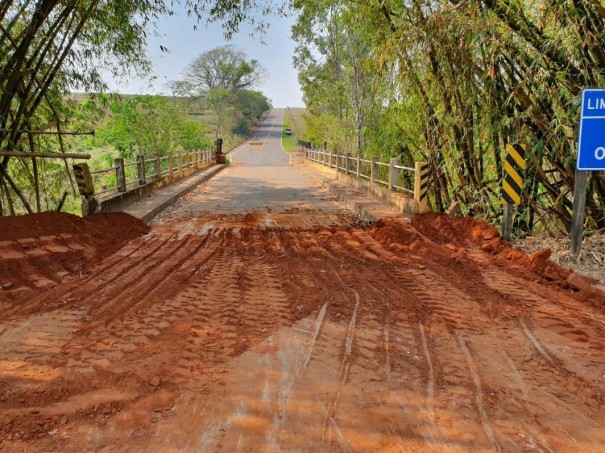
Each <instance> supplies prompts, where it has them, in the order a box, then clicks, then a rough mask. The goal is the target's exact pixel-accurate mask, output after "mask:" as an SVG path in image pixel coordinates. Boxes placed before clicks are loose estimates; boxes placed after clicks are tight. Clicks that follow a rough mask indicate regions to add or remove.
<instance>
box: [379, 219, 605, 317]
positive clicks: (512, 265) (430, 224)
mask: <svg viewBox="0 0 605 453" xmlns="http://www.w3.org/2000/svg"><path fill="white" fill-rule="evenodd" d="M389 222H392V221H388V220H387V221H383V222H380V227H381V233H380V235H381V236H382V237H383V238H390V239H387V240H390V241H395V240H396V241H399V244H403V245H393V247H395V248H399V249H401V248H402V247H405V246H406V245H407V246H408V248H409V250H411V251H413V252H417V253H418V252H419V253H421V254H422V253H423V252H424V254H425V255H428V254H434V253H435V248H434V247H431V246H430V245H428V243H429V242H432V243H435V244H438V245H441V246H445V247H446V251H447V253H446V255H450V258H451V256H452V255H451V254H453V256H456V254H457V253H458V254H461V253H462V254H464V253H465V252H464V251H465V250H468V248H469V247H478V248H480V249H481V250H482V251H483V252H486V253H488V254H490V255H491V256H492V259H493V261H494V262H495V263H496V264H497V265H498V266H501V267H504V268H506V269H507V270H509V271H511V272H513V273H515V274H517V275H520V276H522V277H523V278H526V279H532V280H533V281H536V282H539V283H543V284H547V285H556V286H558V287H560V288H562V289H565V290H569V291H570V292H571V293H572V294H573V295H574V296H575V297H576V298H578V299H579V300H581V301H583V302H586V303H589V304H591V305H594V306H597V307H602V306H604V305H605V287H604V286H603V285H601V284H600V282H599V281H598V280H596V279H594V278H591V277H586V276H583V275H579V274H578V273H576V272H574V271H572V270H570V269H566V268H564V267H561V266H559V265H557V264H555V263H553V262H552V261H551V260H550V257H551V253H552V252H551V250H550V249H548V248H546V249H543V250H538V251H536V252H533V253H531V254H528V253H526V252H524V251H523V250H521V249H520V248H516V247H513V246H512V244H511V243H510V242H508V241H505V240H503V239H501V238H500V233H499V232H498V230H497V229H496V228H495V227H494V226H493V225H490V224H488V223H485V222H482V221H480V220H477V219H474V218H472V217H450V216H448V215H445V214H437V213H433V212H429V213H425V214H422V215H417V216H414V217H413V218H412V221H411V224H412V227H413V228H410V231H409V232H406V234H405V237H402V236H401V234H402V233H401V231H402V230H401V225H400V224H399V223H398V222H397V223H395V224H394V225H393V228H386V229H384V228H382V227H384V226H385V224H388V223H389ZM397 232H399V233H397ZM419 233H421V234H419ZM462 258H464V257H463V256H462ZM459 262H460V263H462V262H463V259H461V260H459Z"/></svg>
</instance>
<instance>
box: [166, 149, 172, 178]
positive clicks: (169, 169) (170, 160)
mask: <svg viewBox="0 0 605 453" xmlns="http://www.w3.org/2000/svg"><path fill="white" fill-rule="evenodd" d="M167 161H168V175H169V176H170V175H172V154H168V158H167Z"/></svg>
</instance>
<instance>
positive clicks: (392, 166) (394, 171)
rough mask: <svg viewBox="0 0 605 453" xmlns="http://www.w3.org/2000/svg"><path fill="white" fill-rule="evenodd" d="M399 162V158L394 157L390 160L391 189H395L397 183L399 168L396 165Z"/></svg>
mask: <svg viewBox="0 0 605 453" xmlns="http://www.w3.org/2000/svg"><path fill="white" fill-rule="evenodd" d="M398 164H399V159H397V158H396V157H393V158H392V159H391V160H390V161H389V190H395V186H396V185H397V169H396V168H395V165H398Z"/></svg>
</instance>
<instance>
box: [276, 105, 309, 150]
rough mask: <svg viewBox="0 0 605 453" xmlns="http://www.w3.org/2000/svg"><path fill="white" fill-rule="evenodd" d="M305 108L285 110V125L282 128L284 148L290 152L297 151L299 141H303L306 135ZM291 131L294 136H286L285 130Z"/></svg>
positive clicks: (288, 108)
mask: <svg viewBox="0 0 605 453" xmlns="http://www.w3.org/2000/svg"><path fill="white" fill-rule="evenodd" d="M305 110H306V109H304V108H290V107H287V108H286V109H285V110H284V124H283V127H282V138H281V142H282V146H283V148H284V149H285V150H286V151H288V152H294V151H296V149H297V146H296V145H297V142H298V140H303V137H304V133H305V120H304V113H305ZM286 129H291V130H292V135H286V133H285V130H286Z"/></svg>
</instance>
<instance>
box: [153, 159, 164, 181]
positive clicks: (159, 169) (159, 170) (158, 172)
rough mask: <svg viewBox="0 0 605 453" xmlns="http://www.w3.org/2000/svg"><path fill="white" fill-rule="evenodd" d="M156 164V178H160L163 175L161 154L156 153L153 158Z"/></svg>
mask: <svg viewBox="0 0 605 453" xmlns="http://www.w3.org/2000/svg"><path fill="white" fill-rule="evenodd" d="M153 163H154V166H155V178H156V179H160V178H161V177H162V162H161V161H160V155H159V154H156V155H155V158H154V160H153Z"/></svg>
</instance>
